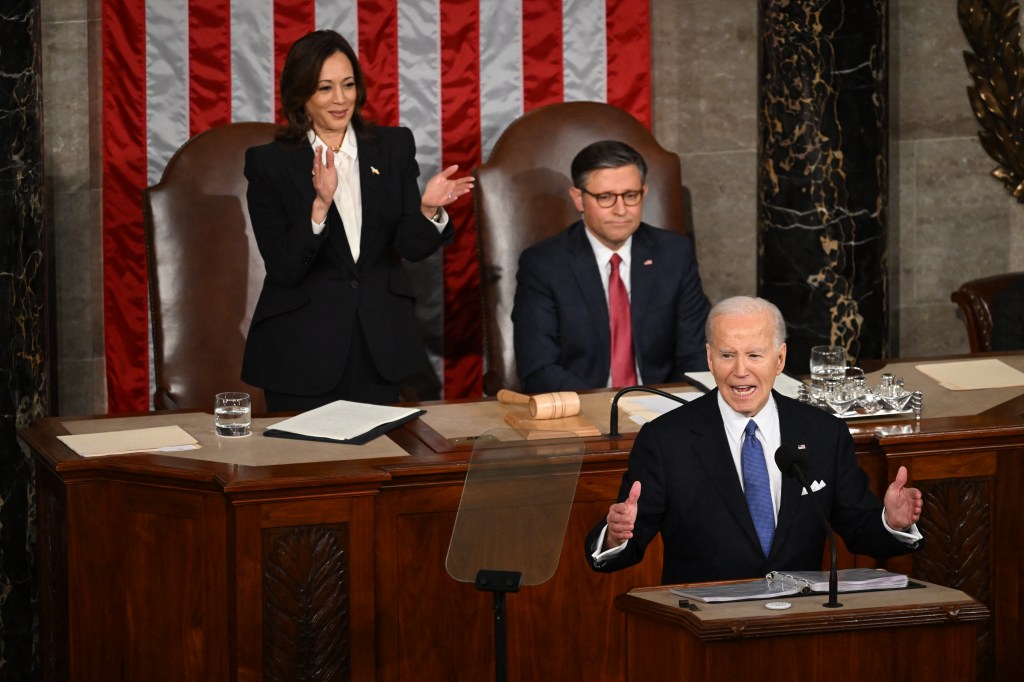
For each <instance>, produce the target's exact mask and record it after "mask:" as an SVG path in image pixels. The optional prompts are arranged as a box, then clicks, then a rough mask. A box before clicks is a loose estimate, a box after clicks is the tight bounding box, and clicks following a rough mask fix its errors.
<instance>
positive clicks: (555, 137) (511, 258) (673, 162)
mask: <svg viewBox="0 0 1024 682" xmlns="http://www.w3.org/2000/svg"><path fill="white" fill-rule="evenodd" d="M599 140H620V141H622V142H625V143H626V144H628V145H630V146H632V147H633V148H634V149H636V150H637V151H638V152H640V154H641V155H642V156H643V157H644V161H646V162H647V167H648V171H647V184H648V186H649V188H650V189H649V191H648V194H647V197H646V199H645V200H644V222H646V223H649V224H651V225H655V226H657V227H662V228H666V229H671V230H674V231H678V232H683V233H685V232H686V225H687V219H686V218H687V216H686V206H685V202H684V195H685V188H684V187H683V185H682V180H681V172H680V167H679V157H678V156H677V155H676V154H674V153H672V152H669V151H666V150H665V149H663V148H662V147H661V145H659V144H658V142H657V140H655V139H654V136H653V135H651V133H650V131H648V130H647V128H645V127H644V126H643V124H641V123H640V122H639V121H637V120H636V119H635V118H633V117H632V116H631V115H630V114H628V113H626V112H625V111H623V110H622V109H618V108H616V107H614V106H612V105H610V104H603V103H600V102H563V103H559V104H550V105H548V106H545V107H541V108H539V109H535V110H533V111H531V112H530V113H528V114H525V115H524V116H521V117H520V118H518V119H516V120H515V121H513V122H512V123H511V124H510V125H509V127H508V128H507V129H506V130H505V132H504V133H502V135H501V137H500V138H499V139H498V142H497V143H496V144H495V146H494V150H493V151H492V152H491V155H490V158H489V159H488V161H487V163H484V164H481V165H480V166H478V167H477V168H476V170H475V171H474V172H473V175H474V176H475V187H474V190H473V199H474V209H475V212H476V225H477V231H478V245H479V257H480V278H481V285H482V288H483V306H484V357H485V361H486V363H487V372H486V373H485V375H484V392H485V393H487V394H489V395H493V394H494V393H496V392H497V391H498V389H500V388H503V387H504V388H513V389H518V388H519V379H518V377H517V375H516V361H515V352H514V350H513V347H512V317H511V316H512V303H513V299H514V297H515V290H516V271H517V269H518V262H519V254H520V253H522V251H523V249H525V248H526V247H528V246H530V245H531V244H533V243H534V242H537V241H539V240H541V239H544V238H545V237H550V236H552V235H554V234H556V233H558V232H560V231H562V230H564V229H565V228H566V227H567V226H568V225H569V224H570V223H572V222H574V221H576V220H578V219H579V217H580V216H579V213H578V212H577V211H576V207H575V206H574V205H573V203H572V199H571V198H570V196H569V188H570V187H571V186H572V178H571V174H570V165H571V164H572V159H573V157H575V156H576V154H577V153H578V152H579V151H580V150H581V149H583V148H584V147H585V146H587V145H588V144H590V143H592V142H597V141H599Z"/></svg>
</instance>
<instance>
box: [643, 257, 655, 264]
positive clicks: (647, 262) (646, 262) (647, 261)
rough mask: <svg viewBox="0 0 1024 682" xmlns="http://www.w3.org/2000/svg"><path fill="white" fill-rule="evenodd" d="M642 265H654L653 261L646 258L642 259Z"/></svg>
mask: <svg viewBox="0 0 1024 682" xmlns="http://www.w3.org/2000/svg"><path fill="white" fill-rule="evenodd" d="M644 265H654V261H653V260H651V259H650V258H648V259H647V260H645V261H644Z"/></svg>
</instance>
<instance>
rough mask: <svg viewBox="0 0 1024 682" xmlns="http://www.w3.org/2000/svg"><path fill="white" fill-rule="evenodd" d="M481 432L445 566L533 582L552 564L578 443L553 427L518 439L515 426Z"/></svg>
mask: <svg viewBox="0 0 1024 682" xmlns="http://www.w3.org/2000/svg"><path fill="white" fill-rule="evenodd" d="M485 436H487V437H486V438H481V439H479V440H478V444H477V445H476V447H475V448H474V449H473V456H472V459H471V460H470V464H469V470H468V471H467V472H466V483H465V486H464V487H463V489H462V501H461V503H460V504H459V513H458V515H457V516H456V518H455V527H454V529H453V530H452V538H451V543H450V544H449V545H448V558H447V560H446V562H445V567H446V568H447V569H448V574H449V575H450V576H451V577H452V578H454V579H455V580H458V581H460V582H469V583H471V582H474V581H475V579H476V575H477V572H478V571H480V570H496V571H515V572H519V573H521V574H522V584H523V585H538V584H540V583H543V582H545V581H546V580H548V579H549V578H550V577H551V576H552V575H554V572H555V569H556V568H558V558H559V556H560V555H561V553H562V543H563V541H564V539H565V529H566V526H567V524H568V521H569V512H570V511H571V510H572V501H573V497H574V495H575V493H576V482H577V480H578V479H579V474H580V466H581V464H582V463H583V451H584V447H583V441H582V440H581V439H580V438H579V437H577V436H575V435H573V434H568V433H558V432H552V433H551V435H550V436H548V437H545V438H544V439H543V440H523V437H522V435H521V434H520V433H519V432H518V431H515V430H513V429H495V430H493V431H489V432H488V433H487V434H485Z"/></svg>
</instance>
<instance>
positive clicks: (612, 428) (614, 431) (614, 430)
mask: <svg viewBox="0 0 1024 682" xmlns="http://www.w3.org/2000/svg"><path fill="white" fill-rule="evenodd" d="M631 391H643V392H644V393H655V394H657V395H660V396H662V397H663V398H668V399H669V400H674V401H676V402H677V403H679V404H681V405H685V404H686V401H685V400H683V399H682V398H680V397H679V396H677V395H672V394H671V393H666V392H665V391H659V390H658V389H656V388H651V387H650V386H626V387H625V388H620V389H619V390H618V392H616V394H615V397H614V398H612V412H611V414H610V415H609V416H608V437H609V438H618V437H619V397H620V396H622V395H623V394H625V393H629V392H631Z"/></svg>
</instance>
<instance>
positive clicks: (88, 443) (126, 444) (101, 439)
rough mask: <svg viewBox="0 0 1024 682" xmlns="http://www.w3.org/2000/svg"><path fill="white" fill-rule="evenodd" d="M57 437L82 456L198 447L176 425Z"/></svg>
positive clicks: (196, 443) (194, 441)
mask: <svg viewBox="0 0 1024 682" xmlns="http://www.w3.org/2000/svg"><path fill="white" fill-rule="evenodd" d="M57 438H58V439H59V440H60V441H61V442H62V443H64V444H65V445H67V446H68V447H69V448H71V449H72V450H74V451H75V452H77V453H78V454H79V455H81V456H82V457H101V456H103V455H124V454H127V453H130V452H175V451H179V450H195V449H197V448H198V447H199V441H197V440H196V439H195V438H193V437H192V436H191V435H189V433H188V432H187V431H185V429H183V428H181V427H180V426H156V427H152V428H148V429H129V430H127V431H106V432H104V433H79V434H74V435H70V436H57Z"/></svg>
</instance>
